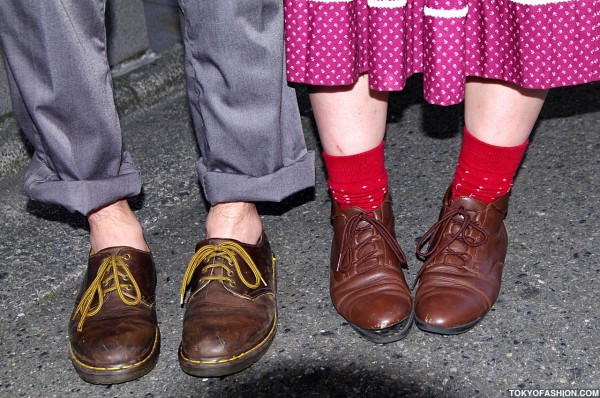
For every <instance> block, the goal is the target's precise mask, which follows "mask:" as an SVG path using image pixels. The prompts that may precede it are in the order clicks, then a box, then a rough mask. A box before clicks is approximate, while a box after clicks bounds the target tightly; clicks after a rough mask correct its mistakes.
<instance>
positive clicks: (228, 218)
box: [87, 199, 262, 252]
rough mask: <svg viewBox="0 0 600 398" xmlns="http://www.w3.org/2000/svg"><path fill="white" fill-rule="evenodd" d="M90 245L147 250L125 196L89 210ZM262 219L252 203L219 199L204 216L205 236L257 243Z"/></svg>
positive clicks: (95, 247)
mask: <svg viewBox="0 0 600 398" xmlns="http://www.w3.org/2000/svg"><path fill="white" fill-rule="evenodd" d="M87 218H88V222H89V224H90V245H91V248H92V251H93V252H98V251H100V250H102V249H105V248H107V247H112V246H129V247H133V248H135V249H139V250H144V251H149V249H148V245H147V244H146V240H145V239H144V234H143V231H142V226H141V224H140V222H139V221H138V219H137V217H136V216H135V213H134V212H133V211H132V210H131V208H130V207H129V204H128V203H127V200H125V199H123V200H119V201H117V202H114V203H111V204H110V205H107V206H105V207H102V208H100V209H97V210H94V211H92V212H90V213H89V214H88V216H87ZM261 234H262V220H261V218H260V215H259V214H258V211H257V210H256V206H255V205H254V204H253V203H248V202H231V203H219V204H216V205H213V206H211V208H210V210H209V212H208V216H207V218H206V236H207V237H208V238H223V239H236V240H239V241H240V242H244V243H250V244H255V243H258V241H259V239H260V236H261Z"/></svg>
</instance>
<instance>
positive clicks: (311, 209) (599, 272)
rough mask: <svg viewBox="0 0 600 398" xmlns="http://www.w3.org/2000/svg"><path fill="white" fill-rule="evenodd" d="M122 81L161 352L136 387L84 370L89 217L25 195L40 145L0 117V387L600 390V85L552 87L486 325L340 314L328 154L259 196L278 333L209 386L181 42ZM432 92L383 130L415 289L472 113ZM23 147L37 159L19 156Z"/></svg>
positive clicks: (59, 391) (414, 82)
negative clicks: (274, 280)
mask: <svg viewBox="0 0 600 398" xmlns="http://www.w3.org/2000/svg"><path fill="white" fill-rule="evenodd" d="M115 87H116V95H117V104H118V105H119V109H120V112H121V115H122V128H123V135H124V141H125V144H126V146H127V148H128V149H129V151H130V152H131V153H132V155H133V157H134V160H135V162H136V164H137V166H138V167H139V168H140V169H141V171H142V174H143V176H144V190H143V193H142V194H141V195H140V196H138V197H136V198H133V199H132V201H131V203H132V205H133V207H134V208H135V209H136V212H137V215H138V217H139V218H140V220H141V221H142V224H143V226H144V229H145V232H146V238H147V240H148V243H149V245H150V247H151V248H152V250H153V252H154V256H155V260H156V263H157V272H158V281H159V283H158V292H157V296H158V316H159V321H160V328H161V332H162V339H163V343H162V348H161V356H160V359H159V362H158V364H157V366H156V368H155V369H154V370H153V371H152V372H151V373H150V374H148V375H147V376H145V377H143V378H141V379H139V380H136V381H133V382H129V383H125V384H120V385H109V386H97V385H91V384H87V383H85V382H83V381H81V380H80V379H79V377H78V376H77V374H76V373H75V371H74V370H73V369H72V366H71V364H70V362H69V359H68V355H67V322H68V320H69V316H70V314H71V311H72V309H73V303H74V299H75V296H76V293H77V290H78V289H79V285H80V282H81V277H82V275H83V272H84V271H85V267H86V261H87V255H88V250H89V246H88V242H87V235H88V232H87V226H86V224H85V221H84V220H83V218H82V217H80V216H77V215H74V214H71V213H68V212H66V211H64V210H62V209H61V208H58V207H55V206H50V205H45V204H41V203H37V202H32V201H29V200H28V199H27V198H25V197H24V196H23V195H22V194H21V191H20V181H19V180H20V176H21V175H22V173H23V170H24V165H25V164H26V157H27V155H26V153H27V152H26V148H27V147H26V146H25V145H24V144H23V142H22V141H19V140H20V138H18V132H17V130H16V126H15V124H14V121H12V120H10V119H7V120H4V121H0V139H1V140H2V141H3V146H2V148H0V149H1V151H0V157H1V159H0V160H1V161H2V170H3V172H2V177H1V178H0V194H1V197H2V201H0V227H1V231H2V235H1V236H2V239H1V240H0V256H1V257H0V283H1V284H0V321H1V322H0V358H1V360H0V396H1V397H90V398H93V397H146V398H150V397H224V396H234V397H236V396H237V397H280V396H281V397H284V396H285V397H347V396H352V397H387V396H390V397H392V396H394V397H404V396H406V397H501V396H503V397H510V396H517V395H515V393H514V392H511V391H510V390H511V389H569V390H571V389H572V390H577V391H578V390H580V389H583V388H595V389H598V388H600V362H599V358H600V337H599V336H600V309H599V307H598V305H597V300H598V292H599V289H598V280H599V278H600V250H599V234H600V233H599V228H598V227H599V225H600V206H599V198H600V184H599V182H600V179H599V177H598V175H599V173H600V156H599V155H598V153H599V150H600V141H599V140H598V131H599V129H600V128H599V127H598V125H599V122H600V85H597V84H590V85H585V86H579V87H573V88H565V89H557V90H554V91H552V92H551V94H550V96H549V98H548V100H547V103H546V105H545V106H544V109H543V111H542V115H541V117H540V121H539V123H538V125H537V127H536V129H535V133H534V135H533V137H532V140H531V144H530V147H529V150H528V152H527V155H526V158H525V159H524V161H523V164H522V167H521V169H520V171H519V174H518V176H517V179H516V182H515V186H514V188H513V191H512V195H511V203H510V209H509V214H508V217H507V219H506V223H507V227H508V230H509V239H510V244H509V252H508V256H507V259H506V267H505V271H504V278H503V286H502V291H501V294H500V297H499V299H498V301H497V302H496V304H495V306H494V308H493V309H492V310H491V311H490V313H489V314H488V315H487V316H486V317H485V319H484V320H483V321H482V322H481V323H480V324H479V325H478V326H476V327H475V328H474V329H472V330H471V331H469V332H467V333H464V334H461V335H457V336H440V335H435V334H427V333H424V332H421V331H419V330H418V329H417V328H413V330H412V331H411V332H410V334H409V335H408V336H407V337H406V338H405V339H404V340H401V341H399V342H397V343H393V344H388V345H376V344H373V343H370V342H368V341H366V340H365V339H363V338H361V337H360V336H359V335H358V334H356V333H355V332H354V331H353V330H352V328H350V327H349V326H348V325H347V324H346V323H345V322H344V320H343V319H342V318H341V317H340V316H339V315H338V314H337V313H336V311H335V309H334V308H333V306H332V304H331V302H330V299H329V292H328V283H329V281H328V277H329V276H328V263H329V247H330V239H331V226H330V222H329V210H330V198H329V196H328V194H327V191H326V183H325V172H324V168H323V164H322V161H321V159H320V157H317V173H316V178H317V184H316V188H315V189H314V190H307V191H304V192H301V193H299V194H298V195H295V196H293V197H290V198H288V199H287V200H285V201H284V202H283V203H281V204H272V203H271V204H268V203H265V204H261V206H260V209H261V213H262V214H263V221H264V225H265V229H266V231H267V233H268V235H269V239H270V241H271V244H272V246H273V250H274V251H275V254H276V255H277V257H278V261H279V269H278V272H279V279H278V283H279V286H278V290H279V294H278V303H279V311H280V318H279V323H278V332H277V336H276V338H275V341H274V343H273V345H272V346H271V348H270V350H269V351H268V352H267V354H265V356H264V357H263V358H262V359H261V360H260V361H259V362H257V363H256V364H255V365H253V366H252V367H251V368H249V369H247V370H245V371H243V372H241V373H239V374H236V375H233V376H229V377H224V378H214V379H212V378H211V379H202V378H194V377H191V376H188V375H186V374H184V373H183V372H182V371H181V370H180V369H179V365H178V361H177V346H178V344H179V341H180V337H181V322H182V316H183V313H184V310H183V309H182V308H181V307H180V306H179V302H178V294H179V288H180V284H181V279H182V276H183V273H184V271H185V268H186V265H187V263H188V261H189V259H190V257H191V255H192V254H193V249H194V245H195V244H196V242H197V241H198V240H200V239H201V238H202V237H203V220H204V219H205V216H206V207H205V204H204V201H203V199H202V195H201V191H200V188H199V186H198V183H197V179H196V174H195V168H194V162H195V161H196V159H197V157H198V150H197V147H196V144H195V141H194V136H193V132H192V127H191V122H190V116H189V112H188V108H187V102H186V97H185V92H184V88H183V79H182V68H181V47H180V46H179V45H177V44H174V45H169V46H167V48H165V49H164V50H162V51H159V52H158V59H157V60H156V61H155V62H153V63H151V64H149V65H146V66H144V67H142V68H141V69H139V70H137V71H135V72H133V73H132V74H129V75H127V76H122V77H119V78H117V80H116V81H115ZM421 90H422V85H421V77H420V76H415V77H414V78H412V79H411V80H410V81H409V84H408V86H407V88H406V89H405V90H404V91H403V92H402V93H396V94H394V95H392V97H391V100H390V111H389V115H388V122H389V123H388V133H387V137H386V157H387V158H386V159H387V160H386V162H387V163H386V165H387V167H388V172H389V177H390V181H389V182H390V188H391V192H392V195H393V197H394V211H395V214H396V232H397V235H398V240H399V242H400V244H401V246H402V247H403V249H404V250H405V251H406V253H407V254H408V259H409V267H410V268H409V270H408V272H407V274H406V275H407V280H408V282H409V284H410V283H411V282H412V281H413V280H414V277H415V275H416V273H417V271H418V269H419V267H420V265H421V263H420V262H419V261H418V260H417V258H416V256H415V255H414V251H415V245H416V241H417V240H418V238H419V237H420V236H421V235H422V234H423V233H424V232H425V231H426V230H427V229H428V228H429V227H430V226H431V225H432V224H433V223H434V222H435V221H436V220H437V215H438V212H439V209H440V206H441V198H442V196H443V194H444V192H445V190H446V188H447V186H448V184H449V182H450V179H451V177H452V172H453V169H454V166H455V162H456V158H457V155H458V151H459V148H460V138H461V134H460V132H461V131H462V116H461V115H462V107H461V106H454V107H449V108H443V107H436V106H432V105H428V104H426V103H424V101H423V100H422V95H421ZM298 97H299V103H300V109H301V112H302V115H303V117H302V123H303V127H304V131H305V136H306V141H307V145H308V146H309V148H311V149H313V150H315V151H320V147H319V142H318V137H317V134H316V130H315V126H314V123H313V121H312V118H311V112H310V107H309V104H308V100H307V97H306V92H305V90H304V89H303V88H302V87H298ZM7 137H9V138H7ZM15 137H17V138H15ZM16 147H18V148H25V152H23V150H22V149H19V150H12V151H11V150H7V149H6V148H16ZM566 396H575V395H566ZM596 396H598V395H596Z"/></svg>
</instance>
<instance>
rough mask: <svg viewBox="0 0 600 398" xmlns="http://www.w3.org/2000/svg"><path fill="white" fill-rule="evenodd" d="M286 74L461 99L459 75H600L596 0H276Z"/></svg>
mask: <svg viewBox="0 0 600 398" xmlns="http://www.w3.org/2000/svg"><path fill="white" fill-rule="evenodd" d="M285 29H286V55H287V76H288V80H290V81H292V82H298V83H306V84H313V85H325V86H336V85H348V84H352V83H354V82H355V81H356V79H357V78H358V76H360V75H361V74H363V73H368V76H369V85H370V87H371V88H372V89H374V90H379V91H396V90H402V88H404V85H405V83H406V79H407V78H408V77H410V76H411V75H412V74H414V73H422V74H423V86H424V96H425V99H426V100H427V101H429V102H431V103H434V104H439V105H452V104H456V103H458V102H460V101H462V100H463V98H464V91H465V80H466V77H467V76H479V77H485V78H490V79H500V80H504V81H507V82H511V83H515V84H518V85H520V86H523V87H527V88H552V87H559V86H569V85H575V84H581V83H586V82H590V81H595V80H600V59H599V57H600V53H599V51H600V1H597V0H285Z"/></svg>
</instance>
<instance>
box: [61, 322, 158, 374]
mask: <svg viewBox="0 0 600 398" xmlns="http://www.w3.org/2000/svg"><path fill="white" fill-rule="evenodd" d="M69 354H70V357H71V362H72V363H73V367H74V368H75V371H76V372H77V374H78V375H79V377H81V379H82V380H84V381H86V382H88V383H91V384H119V383H125V382H128V381H131V380H135V379H138V378H140V377H142V376H144V375H146V374H148V373H149V372H150V371H151V370H152V369H154V367H155V366H156V363H157V362H158V356H159V354H160V332H159V331H158V329H157V330H156V337H155V339H154V345H153V346H152V350H151V351H150V354H148V356H146V357H145V358H143V359H141V360H140V361H139V362H136V363H135V364H133V365H127V366H119V367H114V368H100V367H95V366H91V365H87V364H85V363H83V362H81V361H79V360H78V359H77V358H76V357H75V355H74V353H73V349H72V348H71V346H70V345H69Z"/></svg>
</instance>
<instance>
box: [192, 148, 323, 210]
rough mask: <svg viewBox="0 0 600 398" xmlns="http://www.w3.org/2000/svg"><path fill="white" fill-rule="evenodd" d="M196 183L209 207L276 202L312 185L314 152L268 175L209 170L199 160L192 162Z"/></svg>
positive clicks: (313, 179)
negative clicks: (198, 178) (197, 180)
mask: <svg viewBox="0 0 600 398" xmlns="http://www.w3.org/2000/svg"><path fill="white" fill-rule="evenodd" d="M196 169H197V170H198V175H199V176H200V183H201V184H202V188H203V189H204V195H205V197H206V200H207V201H208V202H209V203H210V204H217V203H223V202H280V201H281V200H283V199H285V198H286V197H288V196H290V195H292V194H293V193H296V192H298V191H301V190H303V189H306V188H310V187H313V186H314V185H315V153H314V152H313V151H307V152H306V153H305V154H304V156H302V157H301V158H300V159H298V160H297V161H296V162H295V163H293V164H290V165H287V166H284V167H282V168H280V169H278V170H277V171H275V172H274V173H272V174H268V175H265V176H260V177H252V176H247V175H242V174H231V173H223V172H215V171H209V170H208V169H207V168H206V166H205V165H204V163H202V159H200V160H199V161H198V162H197V163H196Z"/></svg>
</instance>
